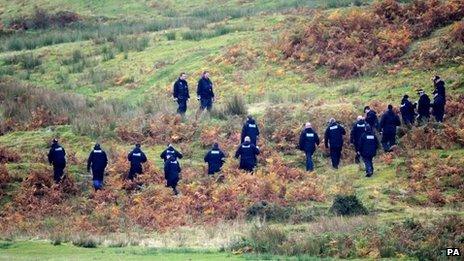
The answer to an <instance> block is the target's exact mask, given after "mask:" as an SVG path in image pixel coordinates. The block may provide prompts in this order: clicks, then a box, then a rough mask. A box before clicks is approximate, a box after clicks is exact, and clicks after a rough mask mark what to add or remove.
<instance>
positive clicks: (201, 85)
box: [197, 77, 214, 100]
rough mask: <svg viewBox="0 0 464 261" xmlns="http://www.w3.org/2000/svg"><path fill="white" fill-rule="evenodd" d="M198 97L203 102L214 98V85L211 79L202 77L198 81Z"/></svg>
mask: <svg viewBox="0 0 464 261" xmlns="http://www.w3.org/2000/svg"><path fill="white" fill-rule="evenodd" d="M197 95H198V96H200V99H202V100H209V99H212V98H214V92H213V83H212V82H211V80H210V79H209V78H205V77H201V78H200V80H199V81H198V88H197Z"/></svg>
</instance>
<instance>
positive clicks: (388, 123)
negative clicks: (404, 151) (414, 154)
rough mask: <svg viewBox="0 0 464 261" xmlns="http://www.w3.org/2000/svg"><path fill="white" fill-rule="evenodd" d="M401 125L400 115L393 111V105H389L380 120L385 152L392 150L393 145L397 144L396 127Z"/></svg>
mask: <svg viewBox="0 0 464 261" xmlns="http://www.w3.org/2000/svg"><path fill="white" fill-rule="evenodd" d="M400 125H401V121H400V117H398V115H396V113H395V112H394V111H393V106H392V105H391V104H389V105H388V109H387V111H386V112H385V113H384V114H383V115H382V119H381V120H380V130H381V132H382V146H383V150H384V151H385V152H391V151H392V149H391V147H392V146H394V145H396V127H398V126H400Z"/></svg>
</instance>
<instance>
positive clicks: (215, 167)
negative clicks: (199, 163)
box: [204, 143, 226, 175]
mask: <svg viewBox="0 0 464 261" xmlns="http://www.w3.org/2000/svg"><path fill="white" fill-rule="evenodd" d="M225 157H226V155H225V154H224V152H223V151H222V150H221V149H219V144H217V143H214V144H213V148H212V149H211V150H210V151H208V153H206V155H205V158H204V160H205V162H207V163H208V175H214V174H215V173H218V172H219V171H221V168H222V165H224V162H225V160H224V159H225Z"/></svg>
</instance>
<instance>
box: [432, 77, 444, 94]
mask: <svg viewBox="0 0 464 261" xmlns="http://www.w3.org/2000/svg"><path fill="white" fill-rule="evenodd" d="M434 85H435V90H434V91H433V94H438V95H441V96H442V97H444V98H445V99H446V90H445V82H444V81H443V80H441V79H440V80H438V81H437V82H435V83H434Z"/></svg>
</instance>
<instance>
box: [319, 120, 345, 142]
mask: <svg viewBox="0 0 464 261" xmlns="http://www.w3.org/2000/svg"><path fill="white" fill-rule="evenodd" d="M345 134H346V131H345V129H344V128H343V126H342V125H340V124H338V123H336V122H334V123H332V124H330V125H329V127H327V129H326V130H325V135H324V144H325V147H326V148H328V147H329V145H330V147H331V148H341V147H343V135H345Z"/></svg>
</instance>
